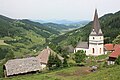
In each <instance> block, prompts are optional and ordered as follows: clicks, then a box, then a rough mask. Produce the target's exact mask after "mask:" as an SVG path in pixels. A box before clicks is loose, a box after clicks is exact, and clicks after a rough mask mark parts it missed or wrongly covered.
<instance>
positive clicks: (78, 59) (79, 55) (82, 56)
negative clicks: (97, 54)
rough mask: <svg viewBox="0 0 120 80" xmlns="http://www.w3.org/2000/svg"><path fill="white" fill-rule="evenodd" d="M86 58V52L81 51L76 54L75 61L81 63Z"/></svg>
mask: <svg viewBox="0 0 120 80" xmlns="http://www.w3.org/2000/svg"><path fill="white" fill-rule="evenodd" d="M85 57H86V54H85V52H84V51H83V50H80V51H78V52H76V53H75V58H74V60H75V62H76V63H81V62H83V61H84V60H85Z"/></svg>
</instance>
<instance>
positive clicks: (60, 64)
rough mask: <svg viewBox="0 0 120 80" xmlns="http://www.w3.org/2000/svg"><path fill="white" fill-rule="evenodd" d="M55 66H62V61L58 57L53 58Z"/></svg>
mask: <svg viewBox="0 0 120 80" xmlns="http://www.w3.org/2000/svg"><path fill="white" fill-rule="evenodd" d="M55 66H56V68H59V67H61V66H62V61H61V60H60V59H59V57H58V55H56V56H55Z"/></svg>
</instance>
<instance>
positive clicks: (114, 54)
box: [107, 44, 120, 65]
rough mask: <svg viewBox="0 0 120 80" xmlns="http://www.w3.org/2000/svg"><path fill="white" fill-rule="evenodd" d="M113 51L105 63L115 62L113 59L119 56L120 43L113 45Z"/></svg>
mask: <svg viewBox="0 0 120 80" xmlns="http://www.w3.org/2000/svg"><path fill="white" fill-rule="evenodd" d="M113 49H114V51H113V52H112V53H111V54H110V55H109V59H108V61H107V64H108V65H110V64H115V60H116V59H117V58H118V56H120V44H115V45H114V48H113Z"/></svg>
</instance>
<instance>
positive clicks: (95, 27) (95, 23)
mask: <svg viewBox="0 0 120 80" xmlns="http://www.w3.org/2000/svg"><path fill="white" fill-rule="evenodd" d="M100 29H101V27H100V23H99V19H98V13H97V9H95V15H94V21H93V27H92V31H94V32H96V35H102V31H101V30H100ZM99 31H100V32H99Z"/></svg>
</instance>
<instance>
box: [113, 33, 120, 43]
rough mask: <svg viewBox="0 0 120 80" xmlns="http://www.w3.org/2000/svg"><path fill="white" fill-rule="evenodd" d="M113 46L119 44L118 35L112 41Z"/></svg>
mask: <svg viewBox="0 0 120 80" xmlns="http://www.w3.org/2000/svg"><path fill="white" fill-rule="evenodd" d="M113 43H114V44H120V35H118V36H117V37H116V38H115V39H114V40H113Z"/></svg>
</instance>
